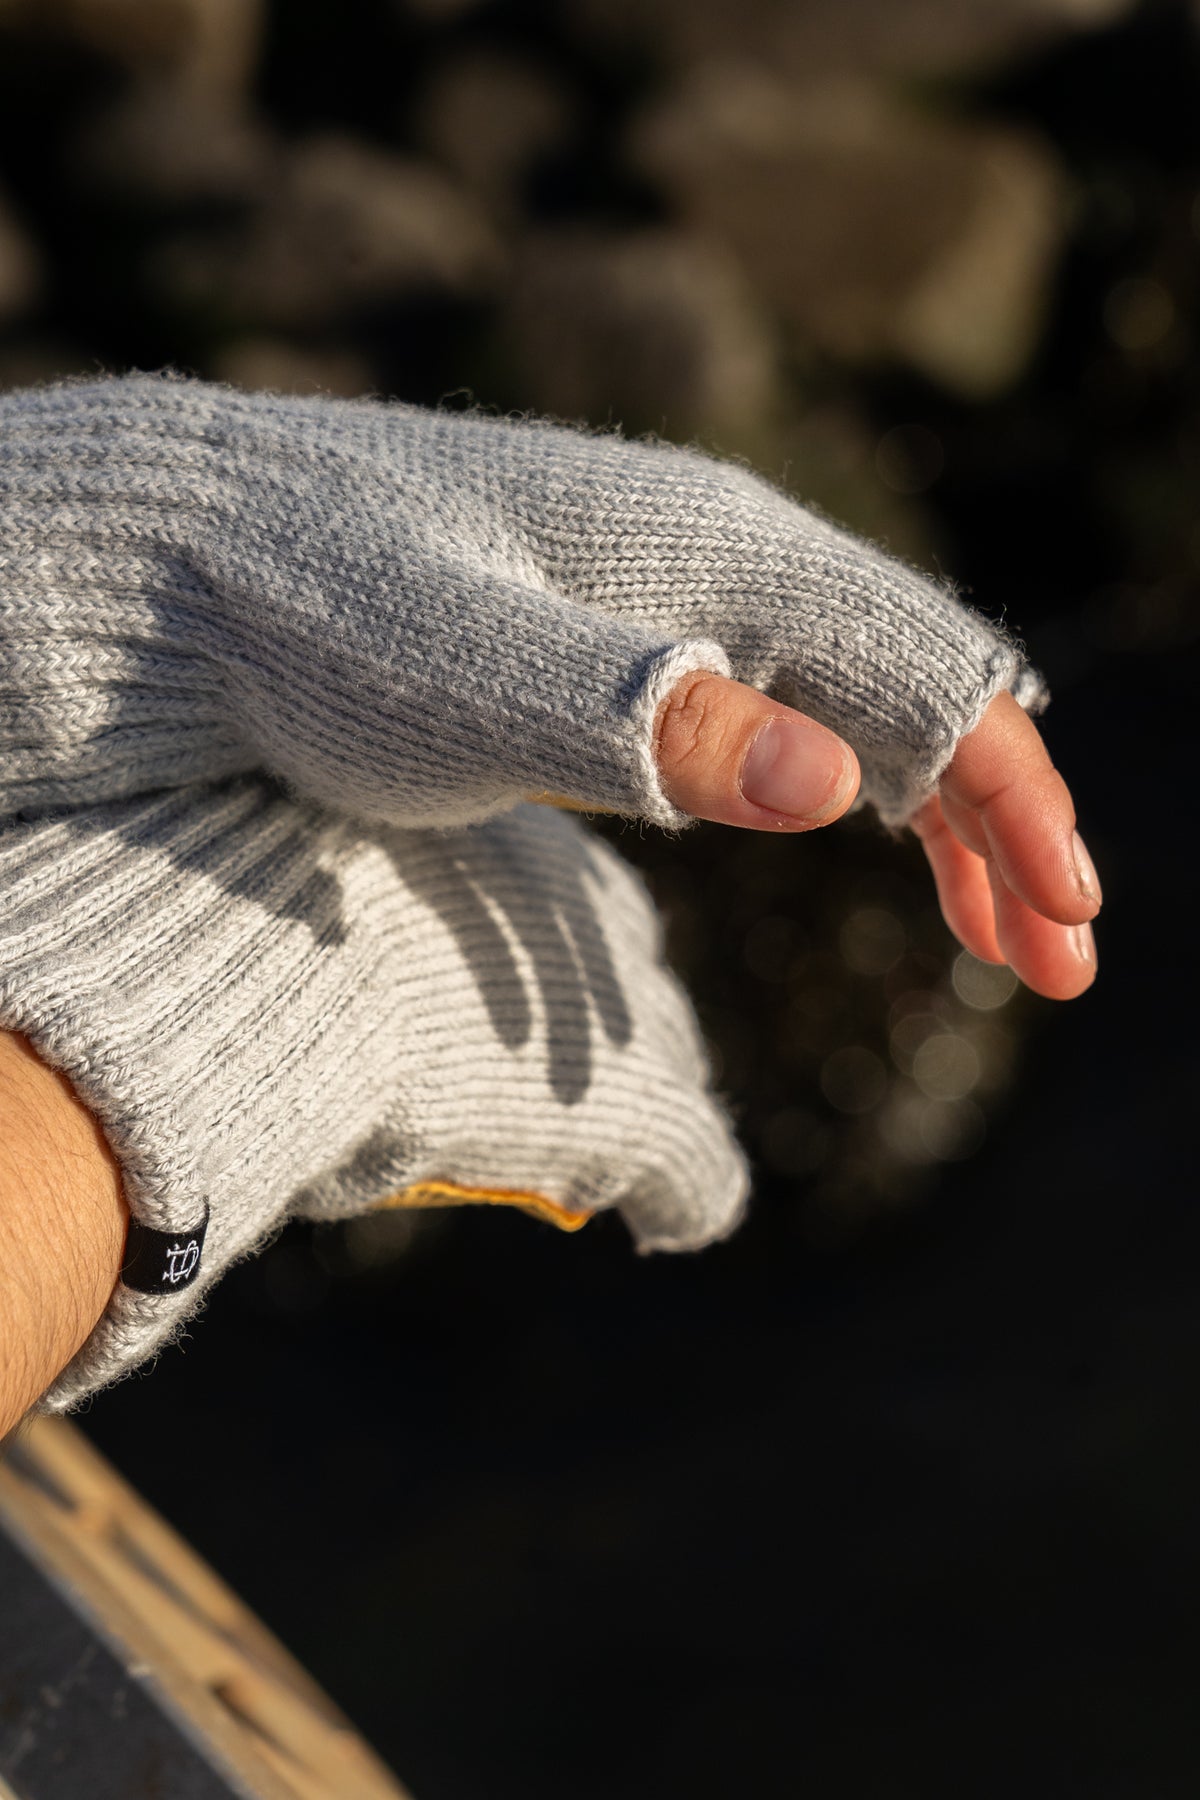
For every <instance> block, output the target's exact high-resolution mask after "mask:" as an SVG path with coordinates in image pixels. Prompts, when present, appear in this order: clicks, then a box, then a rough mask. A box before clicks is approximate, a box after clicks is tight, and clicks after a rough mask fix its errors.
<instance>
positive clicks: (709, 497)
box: [0, 376, 1041, 826]
mask: <svg viewBox="0 0 1200 1800" xmlns="http://www.w3.org/2000/svg"><path fill="white" fill-rule="evenodd" d="M697 669H711V670H715V671H718V672H722V673H732V674H734V675H735V676H737V677H738V678H739V679H741V680H743V681H747V682H749V683H751V684H752V685H754V686H755V687H758V688H761V689H763V690H764V691H766V692H769V693H770V694H772V695H773V696H775V697H776V698H778V699H779V700H781V701H784V702H786V703H787V704H789V705H792V706H795V707H798V708H800V709H801V710H802V711H805V712H808V713H810V714H811V715H812V716H813V717H815V718H817V719H819V720H820V721H821V722H822V723H824V724H826V725H828V726H830V727H832V728H833V729H834V730H835V731H837V732H839V733H840V734H841V735H842V736H843V737H844V738H846V740H847V741H848V742H849V743H850V744H851V745H853V747H854V749H855V750H856V751H857V753H858V757H859V760H860V763H861V765H862V771H863V787H862V793H863V797H864V799H866V800H868V801H870V802H872V803H873V804H874V805H875V806H876V807H877V808H878V810H879V812H880V814H881V815H882V817H883V819H884V820H885V821H887V822H888V823H891V824H900V823H902V822H903V821H905V820H906V819H907V818H908V817H909V816H910V815H911V814H912V812H913V811H914V810H915V808H916V807H917V806H918V805H919V804H920V803H921V801H922V800H923V799H925V798H926V797H927V795H928V794H929V793H930V792H931V791H932V790H933V787H934V785H935V784H936V781H937V779H938V777H939V775H940V774H941V772H942V770H943V769H944V767H945V766H946V763H947V762H948V760H949V758H950V756H951V755H952V753H953V750H954V747H955V745H956V743H957V742H958V740H959V738H960V737H961V736H962V735H963V733H964V732H966V731H969V730H970V729H971V728H972V727H973V726H974V725H975V724H977V723H978V721H979V719H980V717H981V716H982V713H983V710H984V708H985V707H986V705H987V703H988V702H989V700H991V699H992V697H993V696H994V695H995V694H997V693H998V692H1000V691H1001V690H1003V689H1005V688H1008V689H1012V690H1013V691H1014V692H1015V693H1016V694H1017V696H1018V698H1019V699H1020V700H1021V701H1022V703H1023V704H1025V705H1027V706H1035V705H1037V704H1039V702H1040V699H1041V693H1040V687H1039V684H1038V681H1037V678H1036V676H1034V675H1033V674H1032V672H1031V671H1029V670H1028V669H1027V668H1026V667H1025V665H1024V663H1023V661H1022V658H1021V655H1020V653H1019V651H1018V650H1017V648H1016V647H1015V646H1014V645H1013V644H1012V643H1010V642H1009V641H1008V640H1007V638H1006V637H1005V636H1004V635H1003V634H1002V633H1000V632H998V631H997V630H996V629H995V628H994V627H992V626H989V625H987V624H985V623H984V622H983V621H982V620H981V619H980V618H978V617H977V616H976V615H974V614H973V613H972V612H970V611H969V610H968V609H967V608H965V607H964V606H962V605H961V604H960V603H959V602H958V600H957V599H956V598H955V597H954V595H953V594H952V593H950V592H949V591H947V590H946V589H944V588H942V587H940V586H938V585H937V584H936V583H934V582H931V581H929V580H927V579H926V578H925V577H923V576H921V575H918V574H915V573H914V572H913V571H911V570H909V569H907V568H905V567H903V566H902V565H901V564H899V563H897V562H895V561H893V560H892V559H890V558H889V557H887V556H885V555H884V554H883V553H882V552H881V551H879V550H878V549H876V548H875V547H874V546H872V545H868V544H864V543H861V542H859V541H858V540H857V539H856V538H854V537H852V536H850V535H849V534H848V533H846V532H844V531H840V530H838V529H836V528H835V527H834V526H832V525H830V524H828V523H827V522H826V521H825V520H823V519H821V518H819V517H818V516H816V515H815V514H814V513H812V512H810V511H807V510H806V509H804V508H803V507H801V506H799V505H797V504H796V502H795V501H793V500H791V499H789V498H787V497H786V496H785V495H784V494H782V493H780V492H779V491H777V490H776V489H775V488H773V487H772V486H770V485H769V484H768V483H767V482H765V481H764V480H762V479H760V478H759V477H758V476H756V475H753V474H751V473H750V472H749V471H747V470H746V469H745V468H742V467H740V466H737V465H734V464H730V463H725V462H719V461H716V460H714V459H713V458H711V457H708V456H706V455H703V454H701V453H700V452H697V451H694V450H681V449H675V448H671V447H668V446H664V445H661V444H646V443H641V442H636V443H629V442H625V441H622V440H621V439H620V438H618V437H614V436H592V435H588V434H586V433H583V432H580V431H576V430H572V429H568V428H565V427H562V426H557V425H550V424H546V423H542V422H539V421H536V420H520V421H511V420H503V419H494V418H489V417H481V416H478V415H471V414H468V415H462V414H451V413H445V412H429V411H423V410H420V409H418V408H414V407H411V406H406V405H401V404H395V403H392V404H384V403H381V402H378V401H372V400H363V401H335V400H329V399H324V398H312V399H295V398H285V397H279V396H272V395H262V394H256V395H251V394H242V393H237V392H234V391H232V390H229V389H226V388H222V387H216V386H209V385H205V384H203V383H200V382H195V381H190V380H183V379H179V378H172V377H156V376H129V377H120V378H112V379H107V380H100V381H92V382H78V383H68V384H63V385H59V386H53V387H47V388H41V389H37V390H30V391H26V392H17V393H11V394H6V395H4V396H2V397H0V818H3V817H5V816H12V815H14V814H17V813H25V814H27V815H28V814H31V813H33V812H36V811H38V810H43V809H46V808H52V807H58V806H64V805H66V806H78V805H81V804H85V803H92V802H96V801H105V800H113V799H122V798H127V797H129V796H131V795H133V794H136V793H140V792H146V791H150V790H154V789H158V788H162V787H166V786H170V785H176V784H179V783H183V782H190V781H198V780H206V781H207V780H213V779H218V778H222V777H226V776H229V775H233V774H237V773H242V772H249V771H255V770H262V771H266V772H269V773H270V774H272V775H274V776H276V777H278V778H279V779H281V780H282V781H283V782H284V783H285V784H286V785H287V787H288V788H289V790H290V791H292V792H293V793H294V794H297V795H300V796H304V797H306V798H309V799H312V800H315V801H317V802H319V803H322V804H325V805H332V806H336V807H338V808H340V809H342V810H344V811H349V812H353V813H356V814H357V815H358V816H359V817H361V818H364V819H378V820H384V821H388V822H391V823H394V824H401V825H407V826H425V825H431V824H437V825H463V824H468V823H472V822H476V821H478V820H481V819H484V818H487V817H489V816H491V815H493V814H495V813H497V812H501V811H503V810H505V809H507V808H508V807H511V806H513V805H514V804H516V803H517V802H518V801H519V800H520V799H521V798H522V796H525V795H530V794H535V793H542V792H545V791H550V792H553V793H556V794H560V795H563V796H566V797H568V798H570V799H572V800H575V801H578V802H580V803H583V804H588V803H590V804H592V805H597V806H604V807H607V808H610V809H612V810H614V811H617V812H623V813H627V814H636V815H640V816H641V817H643V818H646V819H649V820H653V821H655V822H657V823H659V824H662V825H667V826H678V825H680V824H683V823H684V822H685V820H684V818H683V815H681V814H680V813H678V812H677V811H676V809H675V808H674V807H673V806H672V805H671V803H670V802H669V800H668V799H667V797H666V795H665V794H664V792H663V790H662V787H661V785H660V783H659V779H658V776H657V773H656V771H655V768H654V762H653V753H652V743H653V725H654V715H655V711H656V708H657V706H658V703H659V701H660V700H661V699H662V698H663V697H664V696H665V695H666V694H667V693H668V692H669V690H670V688H671V687H672V686H673V685H674V684H675V682H676V681H678V680H679V678H680V677H681V676H682V675H684V674H686V673H688V672H690V671H692V670H697Z"/></svg>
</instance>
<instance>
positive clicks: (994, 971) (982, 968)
mask: <svg viewBox="0 0 1200 1800" xmlns="http://www.w3.org/2000/svg"><path fill="white" fill-rule="evenodd" d="M953 981H954V991H955V993H956V994H957V995H958V997H959V999H960V1000H962V1001H963V1002H964V1003H965V1004H966V1005H967V1006H973V1007H974V1008H975V1010H976V1012H995V1010H996V1008H997V1007H999V1006H1003V1005H1005V1003H1006V1002H1007V1001H1009V1000H1011V999H1012V997H1013V995H1014V994H1015V993H1016V991H1017V978H1016V976H1015V975H1014V974H1013V972H1012V970H1011V969H1010V968H1009V967H1008V965H1007V964H1006V963H986V962H981V961H980V960H979V958H978V957H977V956H972V955H971V952H970V951H969V950H964V951H962V952H961V954H960V955H959V956H957V957H956V958H955V959H954V974H953Z"/></svg>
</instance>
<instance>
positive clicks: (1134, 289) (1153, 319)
mask: <svg viewBox="0 0 1200 1800" xmlns="http://www.w3.org/2000/svg"><path fill="white" fill-rule="evenodd" d="M1174 324H1175V302H1174V301H1173V300H1172V298H1171V296H1170V294H1169V293H1168V292H1167V290H1166V288H1165V287H1164V286H1163V284H1162V282H1161V281H1155V280H1153V278H1152V277H1151V276H1148V275H1131V276H1129V277H1128V278H1127V279H1126V280H1124V281H1118V282H1116V283H1114V285H1113V286H1112V287H1111V288H1110V289H1109V290H1108V293H1107V294H1106V295H1105V297H1104V329H1105V330H1106V331H1107V332H1108V335H1109V337H1110V338H1111V339H1112V341H1113V343H1114V344H1116V345H1117V346H1118V348H1119V349H1121V350H1132V351H1137V350H1153V349H1154V347H1155V345H1156V344H1161V343H1162V341H1163V339H1164V338H1165V337H1166V336H1167V335H1168V333H1169V332H1170V331H1171V328H1172V327H1173V325H1174Z"/></svg>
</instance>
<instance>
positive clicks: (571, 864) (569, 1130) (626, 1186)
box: [0, 779, 746, 1407]
mask: <svg viewBox="0 0 1200 1800" xmlns="http://www.w3.org/2000/svg"><path fill="white" fill-rule="evenodd" d="M0 1029H5V1030H11V1031H20V1032H24V1033H26V1034H27V1035H28V1036H29V1038H30V1039H31V1040H32V1042H33V1044H34V1046H35V1048H36V1049H37V1050H38V1051H39V1053H40V1054H41V1055H42V1057H43V1058H44V1059H45V1060H46V1061H48V1062H50V1063H52V1064H53V1065H55V1066H56V1067H58V1068H61V1069H62V1070H64V1071H65V1073H66V1074H67V1075H68V1076H69V1078H70V1080H71V1081H72V1083H73V1084H74V1086H75V1088H76V1090H77V1091H78V1093H79V1094H80V1096H81V1098H82V1099H83V1100H84V1101H85V1102H86V1103H87V1104H88V1105H89V1106H90V1108H91V1109H92V1111H93V1113H94V1114H95V1116H96V1117H97V1118H98V1120H99V1121H100V1123H101V1125H102V1126H103V1128H104V1131H105V1134H106V1136H107V1139H108V1142H109V1144H110V1146H111V1148H112V1150H113V1152H114V1154H115V1155H116V1157H117V1159H118V1161H119V1163H120V1165H121V1174H122V1180H123V1185H124V1190H125V1195H126V1198H127V1200H128V1202H129V1206H130V1209H131V1212H132V1215H133V1219H134V1226H133V1228H132V1230H131V1237H130V1253H129V1261H128V1264H127V1268H126V1273H125V1277H124V1280H123V1282H122V1284H121V1285H120V1286H119V1287H118V1288H117V1291H116V1293H115V1295H114V1297H113V1300H112V1302H111V1304H110V1306H109V1309H108V1311H107V1313H106V1315H105V1317H104V1318H103V1320H102V1321H101V1323H100V1324H99V1326H98V1327H97V1328H96V1330H95V1332H94V1333H93V1334H92V1337H91V1338H90V1340H89V1342H88V1343H87V1344H86V1345H85V1347H84V1349H83V1350H82V1351H81V1352H80V1354H79V1356H78V1357H77V1358H76V1360H75V1362H74V1363H73V1364H72V1366H71V1367H70V1368H69V1369H68V1370H67V1372H66V1374H65V1375H64V1376H63V1377H62V1378H61V1379H60V1381H59V1382H58V1383H57V1384H56V1386H55V1388H54V1390H53V1391H52V1393H51V1394H50V1396H49V1398H48V1401H47V1404H49V1405H52V1406H58V1407H61V1406H66V1405H70V1404H72V1403H73V1402H74V1401H76V1400H78V1399H79V1398H81V1397H82V1396H83V1395H84V1394H86V1393H88V1392H90V1391H91V1390H92V1389H94V1388H95V1387H97V1386H100V1385H102V1384H103V1383H104V1382H106V1381H108V1380H111V1379H113V1378H114V1377H116V1376H117V1375H120V1374H122V1373H124V1372H125V1371H126V1370H128V1369H129V1368H131V1367H133V1366H134V1365H135V1364H136V1363H138V1362H140V1361H141V1360H142V1359H143V1358H144V1357H146V1356H147V1355H149V1354H150V1353H151V1352H152V1351H153V1350H155V1349H156V1348H158V1347H159V1346H161V1345H162V1344H163V1343H164V1342H166V1341H167V1340H168V1339H169V1338H170V1337H172V1336H173V1335H174V1334H175V1333H176V1332H177V1330H178V1329H179V1326H180V1324H181V1323H182V1321H183V1319H184V1318H185V1317H186V1315H187V1314H188V1313H189V1312H190V1311H191V1310H192V1309H193V1308H194V1306H195V1303H196V1300H197V1298H198V1296H199V1295H200V1294H201V1293H202V1292H203V1291H204V1289H205V1288H206V1287H207V1286H208V1285H209V1283H210V1282H211V1281H212V1280H213V1279H214V1277H215V1276H216V1275H218V1274H219V1273H220V1272H221V1270H222V1269H223V1268H225V1267H226V1266H227V1265H228V1264H229V1263H230V1262H231V1261H233V1260H234V1259H236V1258H237V1257H240V1256H242V1255H245V1254H246V1253H247V1252H249V1251H250V1250H251V1249H252V1248H253V1247H254V1246H255V1245H256V1244H258V1243H259V1242H260V1241H261V1240H262V1239H263V1237H264V1236H265V1235H267V1234H269V1233H270V1232H271V1231H272V1230H273V1229H275V1228H276V1227H277V1226H278V1225H279V1224H281V1223H282V1221H283V1220H284V1219H285V1218H287V1217H290V1216H294V1215H299V1216H304V1217H308V1218H331V1217H338V1216H341V1215H344V1214H348V1213H354V1212H358V1211H360V1210H361V1209H363V1208H364V1207H369V1206H373V1205H376V1204H379V1203H381V1202H383V1201H385V1200H387V1199H388V1198H389V1197H391V1196H395V1195H396V1194H397V1193H398V1192H399V1193H401V1194H403V1195H404V1196H405V1200H406V1203H415V1202H419V1201H421V1200H432V1201H434V1202H443V1203H444V1201H445V1200H446V1199H447V1198H451V1199H454V1198H457V1199H478V1200H489V1199H491V1200H496V1201H507V1202H510V1203H512V1204H516V1205H522V1206H524V1207H526V1209H527V1210H532V1211H534V1212H540V1213H541V1214H542V1215H543V1216H545V1217H550V1218H554V1219H555V1220H556V1222H558V1223H564V1224H568V1225H570V1224H577V1223H579V1222H580V1221H581V1219H582V1218H583V1217H584V1216H585V1215H586V1214H588V1213H591V1212H594V1211H596V1210H597V1209H598V1208H602V1207H613V1206H616V1207H619V1208H620V1210H621V1212H622V1214H623V1216H624V1218H625V1220H626V1222H627V1223H628V1225H629V1227H630V1229H631V1230H632V1232H633V1234H634V1236H635V1238H636V1239H637V1241H638V1243H639V1245H640V1246H641V1247H642V1248H644V1249H685V1248H691V1247H695V1246H698V1245H701V1244H705V1243H708V1242H710V1241H711V1240H712V1239H714V1238H718V1237H721V1236H723V1235H725V1233H726V1232H728V1231H730V1230H732V1229H733V1226H734V1225H735V1224H736V1222H737V1220H738V1217H739V1215H740V1212H741V1209H742V1204H743V1200H744V1196H745V1192H746V1172H745V1167H744V1164H743V1162H742V1159H741V1156H740V1154H739V1152H738V1150H737V1148H736V1146H735V1145H734V1143H733V1141H732V1139H731V1137H730V1135H729V1131H728V1129H727V1127H726V1125H725V1122H724V1120H723V1118H722V1116H721V1113H720V1111H719V1109H718V1107H717V1105H716V1104H715V1103H714V1101H713V1099H712V1098H711V1096H710V1095H709V1093H708V1091H707V1069H706V1064H705V1059H704V1055H703V1050H702V1046H701V1043H700V1039H699V1035H698V1032H697V1029H696V1025H695V1021H694V1019H693V1016H692V1013H691V1009H690V1007H689V1005H688V1002H687V999H686V997H685V996H684V994H683V993H682V991H681V989H680V988H679V986H678V984H677V983H676V982H675V980H674V978H673V977H672V976H671V975H670V973H669V972H668V970H667V969H666V967H665V966H664V964H663V961H662V954H661V941H660V929H659V925H658V921H657V919H656V917H655V915H654V911H653V909H652V907H651V905H650V902H649V900H648V898H647V896H646V894H645V892H644V890H643V888H642V885H641V883H640V881H639V880H638V878H637V876H636V875H635V874H634V873H633V872H632V871H631V870H630V869H629V868H627V867H626V865H625V864H624V863H623V862H622V861H621V860H620V858H619V857H617V856H616V855H615V854H614V853H613V852H612V851H611V850H609V849H608V848H607V847H606V846H605V845H604V844H602V843H600V842H599V841H597V840H596V839H594V838H593V837H591V836H590V835H589V834H588V833H587V832H586V831H584V830H583V829H582V828H581V827H580V826H579V825H578V824H577V823H576V822H575V821H574V820H573V819H570V818H567V817H565V816H564V815H562V814H559V813H556V812H553V811H550V810H548V809H545V808H541V807H519V808H517V809H515V810H514V811H512V812H511V813H509V814H507V815H506V816H505V817H504V818H502V819H497V820H495V821H493V822H491V823H489V824H486V825H482V826H479V827H477V828H475V829H473V830H468V831H462V832H404V831H397V830H394V829H391V828H388V827H382V826H381V827H376V828H362V827H357V826H355V825H354V824H352V822H351V821H350V820H348V819H346V818H344V817H340V816H337V815H323V814H321V813H319V812H317V811H316V810H315V809H313V808H311V807H307V806H302V805H297V804H295V803H293V802H291V801H289V800H288V799H287V798H286V797H285V796H284V795H283V794H281V792H280V791H279V790H278V788H276V787H275V786H274V785H273V784H271V783H269V782H264V781H261V780H255V779H238V780H233V781H231V782H229V783H224V784H218V785H216V786H213V787H209V788H200V789H195V788H181V789H178V790H175V791H173V792H168V793H164V794H158V795H155V796H152V797H146V798H143V799H139V800H132V801H127V802H124V803H120V804H109V805H104V806H97V807H92V808H81V809H79V810H77V811H75V812H72V813H70V814H67V815H64V816H61V817H58V818H44V819H40V820H38V821H34V822H30V823H26V824H19V825H10V826H9V827H8V828H7V829H6V830H4V831H3V832H0Z"/></svg>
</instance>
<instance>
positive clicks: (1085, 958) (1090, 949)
mask: <svg viewBox="0 0 1200 1800" xmlns="http://www.w3.org/2000/svg"><path fill="white" fill-rule="evenodd" d="M1071 947H1072V949H1073V950H1074V952H1075V954H1076V956H1077V957H1078V958H1079V960H1080V962H1085V963H1087V964H1088V965H1089V967H1090V968H1093V969H1094V968H1095V967H1096V966H1097V964H1096V940H1095V938H1094V936H1093V935H1092V928H1091V926H1090V925H1072V927H1071Z"/></svg>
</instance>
